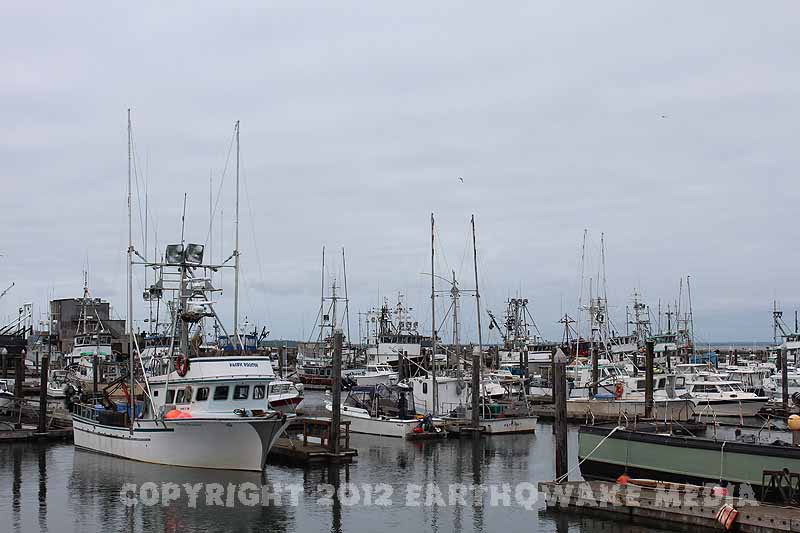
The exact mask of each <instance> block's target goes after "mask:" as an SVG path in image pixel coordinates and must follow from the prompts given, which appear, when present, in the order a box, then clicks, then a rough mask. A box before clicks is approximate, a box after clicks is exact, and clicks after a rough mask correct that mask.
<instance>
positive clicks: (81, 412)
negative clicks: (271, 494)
mask: <svg viewBox="0 0 800 533" xmlns="http://www.w3.org/2000/svg"><path fill="white" fill-rule="evenodd" d="M185 361H188V362H185V363H183V362H179V363H178V365H179V366H178V369H176V370H173V371H171V372H169V373H166V374H162V375H155V374H157V372H158V369H155V368H154V369H151V371H152V372H153V374H154V376H153V377H152V378H151V379H150V380H148V383H147V389H148V391H149V392H148V396H149V398H150V399H151V401H149V402H145V403H144V404H141V403H137V404H136V409H135V415H134V419H133V420H132V421H131V420H130V413H131V409H130V407H129V406H114V405H106V406H105V407H102V408H101V407H97V406H89V405H78V406H77V407H76V410H75V412H74V413H73V417H72V424H73V429H74V439H75V445H76V446H78V447H81V448H87V449H90V450H94V451H98V452H101V453H105V454H108V455H116V456H119V457H125V458H128V459H134V460H137V461H144V462H148V463H157V464H166V465H175V466H191V467H198V468H218V469H229V470H257V471H260V470H263V468H264V465H265V463H266V458H267V453H269V450H270V448H271V447H272V445H273V444H274V443H275V440H276V439H277V438H278V437H279V436H280V434H281V433H282V432H283V430H284V429H285V428H286V426H287V425H288V423H289V420H290V419H291V417H292V415H287V414H284V413H280V412H277V411H273V410H270V409H269V408H268V405H267V400H266V398H267V392H266V391H267V387H268V386H269V385H270V379H269V376H270V375H271V369H272V366H271V362H270V360H269V359H268V358H260V357H247V356H245V357H242V356H239V357H198V358H189V359H186V360H185ZM157 362H160V361H157ZM180 365H183V366H180ZM159 366H160V365H159ZM184 367H188V368H187V370H186V372H185V373H183V374H182V373H181V370H180V368H184ZM119 408H121V412H120V409H119Z"/></svg>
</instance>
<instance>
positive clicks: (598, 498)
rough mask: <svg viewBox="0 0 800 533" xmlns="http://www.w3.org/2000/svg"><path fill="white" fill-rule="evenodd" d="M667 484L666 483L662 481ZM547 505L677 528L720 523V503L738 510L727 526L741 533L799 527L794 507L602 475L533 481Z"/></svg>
mask: <svg viewBox="0 0 800 533" xmlns="http://www.w3.org/2000/svg"><path fill="white" fill-rule="evenodd" d="M665 487H667V486H665ZM539 492H540V494H542V495H543V496H544V500H545V503H546V506H547V510H548V511H556V512H560V511H568V512H572V513H574V512H578V513H582V514H587V515H593V516H597V517H602V518H611V519H616V520H627V521H629V522H631V523H635V524H640V525H644V526H653V527H659V528H665V527H666V528H668V529H671V528H680V529H682V530H692V531H694V530H697V529H708V530H712V529H713V530H717V531H719V530H720V529H722V526H721V525H720V523H719V522H718V521H717V513H718V512H719V511H720V508H721V507H722V506H723V505H725V504H730V505H732V506H733V508H734V509H735V510H736V511H737V512H738V514H737V515H736V517H735V520H734V521H733V525H732V528H733V530H735V531H741V532H743V533H767V532H775V531H800V508H798V507H780V506H777V505H769V504H763V503H759V502H757V501H754V500H750V499H747V500H743V499H740V498H734V497H727V496H725V497H722V496H716V495H713V494H711V493H708V494H705V493H701V492H700V491H699V490H694V491H693V490H684V491H680V490H677V489H675V488H660V489H655V488H646V487H642V486H639V485H631V484H629V485H621V484H618V483H611V482H605V481H581V482H566V483H555V482H552V481H551V482H544V483H539Z"/></svg>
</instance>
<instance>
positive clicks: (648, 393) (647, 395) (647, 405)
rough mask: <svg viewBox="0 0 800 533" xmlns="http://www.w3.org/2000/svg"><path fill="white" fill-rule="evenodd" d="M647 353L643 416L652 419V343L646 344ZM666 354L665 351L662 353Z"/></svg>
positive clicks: (653, 348) (653, 345)
mask: <svg viewBox="0 0 800 533" xmlns="http://www.w3.org/2000/svg"><path fill="white" fill-rule="evenodd" d="M646 347H647V348H646V349H647V353H646V354H645V363H644V364H645V374H644V416H645V418H652V417H653V358H654V353H653V352H654V350H655V344H654V343H653V341H651V340H650V341H647V343H646ZM664 353H666V351H665V352H664Z"/></svg>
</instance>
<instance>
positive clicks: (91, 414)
mask: <svg viewBox="0 0 800 533" xmlns="http://www.w3.org/2000/svg"><path fill="white" fill-rule="evenodd" d="M103 410H105V409H104V408H103V407H97V406H95V405H89V404H85V403H78V404H75V405H74V411H73V414H74V415H76V416H78V417H80V418H86V419H89V420H94V421H98V420H99V419H100V414H99V413H100V411H103Z"/></svg>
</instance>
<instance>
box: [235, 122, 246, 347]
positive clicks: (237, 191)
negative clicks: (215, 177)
mask: <svg viewBox="0 0 800 533" xmlns="http://www.w3.org/2000/svg"><path fill="white" fill-rule="evenodd" d="M235 226H236V231H235V233H236V235H235V238H234V250H233V255H234V261H235V263H234V272H233V331H234V334H235V335H236V340H237V341H239V349H240V350H244V345H243V344H242V339H241V337H240V336H239V121H238V120H237V121H236V216H235Z"/></svg>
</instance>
